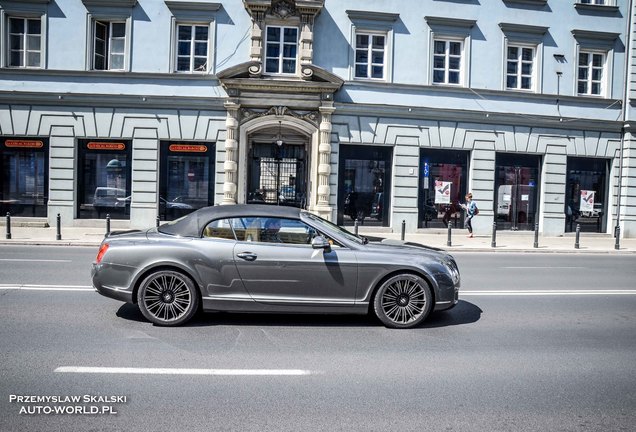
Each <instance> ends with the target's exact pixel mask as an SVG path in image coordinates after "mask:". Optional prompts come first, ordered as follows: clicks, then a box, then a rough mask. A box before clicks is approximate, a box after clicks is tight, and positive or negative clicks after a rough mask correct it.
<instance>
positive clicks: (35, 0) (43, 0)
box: [0, 0, 51, 6]
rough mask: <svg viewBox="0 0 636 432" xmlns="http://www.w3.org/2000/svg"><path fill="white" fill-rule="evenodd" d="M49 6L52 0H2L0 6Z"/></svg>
mask: <svg viewBox="0 0 636 432" xmlns="http://www.w3.org/2000/svg"><path fill="white" fill-rule="evenodd" d="M18 3H19V4H21V5H23V4H25V3H26V4H48V3H51V0H0V5H2V6H4V5H5V4H13V5H15V4H18Z"/></svg>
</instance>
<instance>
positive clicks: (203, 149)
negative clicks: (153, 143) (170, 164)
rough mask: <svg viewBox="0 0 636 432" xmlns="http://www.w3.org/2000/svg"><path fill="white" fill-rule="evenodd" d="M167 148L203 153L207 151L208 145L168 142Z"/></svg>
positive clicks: (173, 150)
mask: <svg viewBox="0 0 636 432" xmlns="http://www.w3.org/2000/svg"><path fill="white" fill-rule="evenodd" d="M168 149H169V150H170V151H171V152H188V153H205V152H206V151H208V147H207V146H204V145H185V144H170V147H168Z"/></svg>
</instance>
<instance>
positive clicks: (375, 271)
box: [92, 204, 460, 328]
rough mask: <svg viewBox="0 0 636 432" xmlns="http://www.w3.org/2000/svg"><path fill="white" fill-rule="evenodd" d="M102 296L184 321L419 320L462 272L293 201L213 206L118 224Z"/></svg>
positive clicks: (100, 274)
mask: <svg viewBox="0 0 636 432" xmlns="http://www.w3.org/2000/svg"><path fill="white" fill-rule="evenodd" d="M92 278H93V285H94V286H95V288H96V289H97V291H99V292H100V293H101V294H103V295H104V296H106V297H111V298H114V299H117V300H121V301H125V302H129V303H136V304H138V305H139V309H140V310H141V312H142V313H143V315H144V316H145V317H146V318H147V319H148V320H150V321H151V322H153V323H155V324H158V325H164V326H176V325H180V324H183V323H185V322H187V321H188V320H189V319H190V318H192V317H193V315H194V314H195V313H196V312H197V311H198V310H199V309H202V310H204V311H235V312H274V313H362V314H366V313H370V312H371V313H373V314H375V315H376V316H377V317H378V318H379V319H380V321H381V322H382V323H383V324H384V325H386V326H387V327H393V328H410V327H414V326H417V325H418V324H420V323H422V321H424V320H425V319H426V317H427V316H428V315H429V314H430V313H431V311H433V310H444V309H450V308H452V307H453V306H454V305H455V304H456V303H457V301H458V292H459V285H460V277H459V270H458V268H457V264H456V263H455V260H454V259H453V257H451V256H450V255H448V254H447V253H445V252H443V251H440V250H436V249H432V248H427V247H424V246H422V245H418V244H410V243H403V242H396V241H394V242H393V243H389V242H387V241H385V242H368V241H367V239H366V238H363V237H358V236H355V235H354V234H352V233H350V232H349V231H347V230H345V229H343V228H340V227H338V226H337V225H334V224H333V223H331V222H328V221H326V220H324V219H322V218H320V217H318V216H316V215H314V214H312V213H309V212H307V211H304V210H300V209H297V208H292V207H277V206H268V205H251V204H246V205H228V206H214V207H206V208H202V209H200V210H197V211H195V212H193V213H190V214H189V215H187V216H184V217H182V218H180V219H177V220H175V221H173V222H168V223H166V224H163V225H161V226H159V227H158V228H151V229H147V230H145V231H122V232H113V233H111V234H110V235H109V236H107V237H106V238H105V239H104V241H103V242H102V244H101V247H100V249H99V253H98V254H97V258H96V259H95V262H94V263H93V267H92Z"/></svg>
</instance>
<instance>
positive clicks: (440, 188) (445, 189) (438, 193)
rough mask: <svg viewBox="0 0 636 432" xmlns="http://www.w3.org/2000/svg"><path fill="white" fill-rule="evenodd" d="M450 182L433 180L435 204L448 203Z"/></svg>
mask: <svg viewBox="0 0 636 432" xmlns="http://www.w3.org/2000/svg"><path fill="white" fill-rule="evenodd" d="M452 184H453V183H452V182H445V181H439V180H435V204H449V203H450V195H451V185H452Z"/></svg>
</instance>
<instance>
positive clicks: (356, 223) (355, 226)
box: [353, 219, 358, 235]
mask: <svg viewBox="0 0 636 432" xmlns="http://www.w3.org/2000/svg"><path fill="white" fill-rule="evenodd" d="M353 233H354V234H355V235H358V219H356V220H354V221H353Z"/></svg>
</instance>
